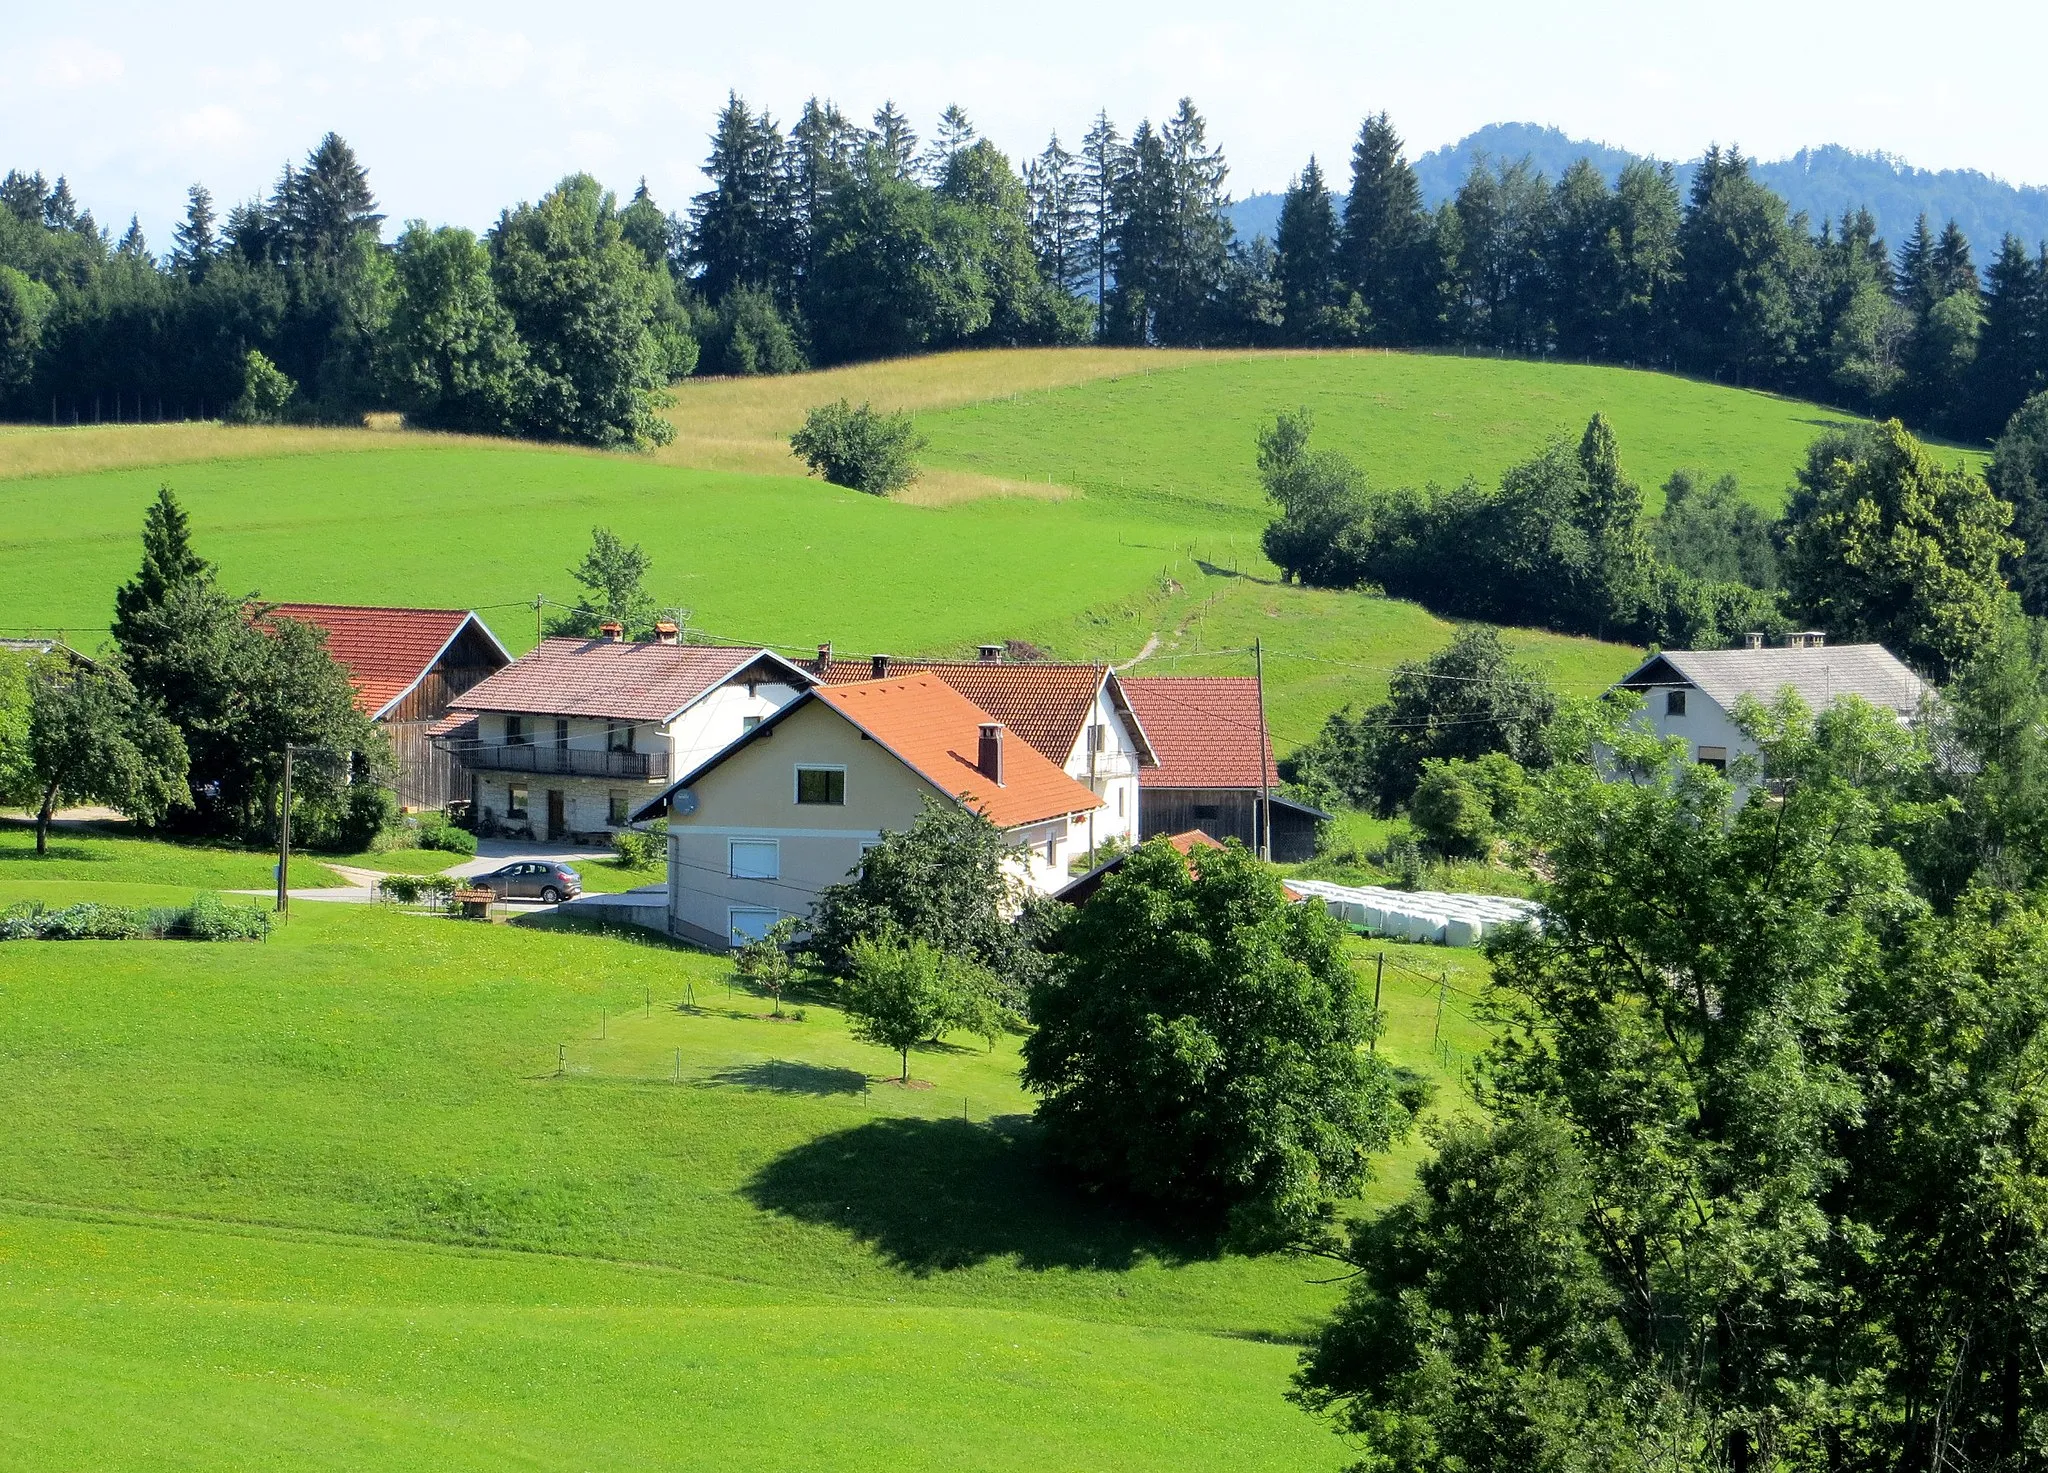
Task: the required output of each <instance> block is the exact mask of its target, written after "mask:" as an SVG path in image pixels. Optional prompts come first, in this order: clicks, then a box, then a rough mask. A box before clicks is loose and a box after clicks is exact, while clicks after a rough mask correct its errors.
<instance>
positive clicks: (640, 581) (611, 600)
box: [548, 527, 657, 639]
mask: <svg viewBox="0 0 2048 1473" xmlns="http://www.w3.org/2000/svg"><path fill="white" fill-rule="evenodd" d="M653 565H654V559H653V558H652V557H650V556H648V553H647V549H645V548H644V547H642V546H641V545H640V544H639V543H637V542H634V543H628V542H627V541H626V540H625V539H624V538H622V537H620V536H619V535H618V534H617V533H616V532H614V531H612V529H611V528H609V527H592V528H591V529H590V547H589V549H588V550H587V551H586V552H585V553H584V554H583V560H582V561H581V562H579V563H577V564H576V566H575V567H573V568H571V569H570V570H569V576H570V577H571V578H574V579H575V580H576V581H577V582H578V583H579V584H581V585H582V586H583V593H582V595H581V596H580V597H579V598H578V599H577V600H576V606H575V607H574V608H573V609H567V610H564V611H563V612H562V613H561V614H560V615H559V616H557V617H556V618H554V619H553V620H551V621H550V622H549V624H548V633H549V634H553V635H567V636H569V637H572V638H577V639H595V638H597V636H598V635H599V633H600V632H601V631H602V630H603V628H604V626H605V625H606V624H607V623H613V624H617V625H618V626H619V627H620V629H621V631H622V632H623V633H624V635H625V637H626V638H628V639H649V638H651V637H653V634H654V620H655V615H656V613H657V610H656V607H655V602H654V596H653V595H652V594H650V593H649V592H648V591H647V570H648V569H649V568H651V567H652V566H653Z"/></svg>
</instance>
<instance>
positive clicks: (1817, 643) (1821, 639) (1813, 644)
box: [1806, 629, 1828, 650]
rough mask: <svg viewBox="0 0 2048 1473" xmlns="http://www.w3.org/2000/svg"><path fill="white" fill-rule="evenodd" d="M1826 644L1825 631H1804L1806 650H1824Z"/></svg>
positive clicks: (1826, 636)
mask: <svg viewBox="0 0 2048 1473" xmlns="http://www.w3.org/2000/svg"><path fill="white" fill-rule="evenodd" d="M1827 642H1828V635H1827V631H1826V630H1825V629H1809V630H1807V631H1806V647H1807V648H1808V649H1810V650H1818V649H1825V648H1826V647H1827Z"/></svg>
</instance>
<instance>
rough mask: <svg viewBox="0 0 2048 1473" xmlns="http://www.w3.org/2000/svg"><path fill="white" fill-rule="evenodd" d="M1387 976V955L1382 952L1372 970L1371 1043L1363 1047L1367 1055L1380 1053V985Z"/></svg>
mask: <svg viewBox="0 0 2048 1473" xmlns="http://www.w3.org/2000/svg"><path fill="white" fill-rule="evenodd" d="M1386 976H1387V954H1386V953H1385V952H1384V951H1383V952H1381V953H1380V954H1379V957H1378V959H1377V960H1376V961H1375V962H1374V963H1373V969H1372V1042H1370V1043H1368V1044H1367V1045H1366V1046H1365V1051H1366V1052H1367V1053H1369V1054H1376V1053H1378V1052H1379V1051H1380V983H1381V982H1383V981H1385V980H1386Z"/></svg>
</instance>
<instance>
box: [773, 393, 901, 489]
mask: <svg viewBox="0 0 2048 1473" xmlns="http://www.w3.org/2000/svg"><path fill="white" fill-rule="evenodd" d="M927 443H928V442H927V441H926V440H925V438H924V436H922V435H920V434H918V432H917V428H916V426H914V425H913V424H911V422H910V416H909V415H908V414H900V413H899V414H878V413H876V412H875V410H874V408H873V407H872V406H870V405H868V404H865V403H863V404H862V405H861V406H860V408H858V409H855V408H853V407H852V406H851V405H849V404H848V403H847V401H846V400H844V399H841V400H840V401H839V402H838V403H836V404H820V405H819V406H818V407H817V408H815V409H813V410H812V411H811V412H810V413H809V414H807V415H805V416H804V427H803V428H802V429H800V430H798V431H797V432H796V433H795V434H794V435H791V436H790V437H789V448H790V449H792V450H794V451H795V452H796V453H797V454H798V455H799V456H801V457H802V458H803V460H804V462H805V464H807V465H809V466H810V468H811V471H812V473H813V474H815V475H819V476H823V477H824V478H825V479H826V480H828V481H830V482H831V483H832V484H833V485H835V486H849V487H851V488H852V489H854V490H855V491H865V492H867V493H868V494H869V495H871V496H887V495H888V494H889V493H890V492H891V491H900V490H902V489H903V488H904V487H905V486H908V485H909V484H910V483H911V482H912V481H914V480H916V479H917V461H916V456H917V453H918V452H919V451H920V450H923V449H924V448H925V446H926V444H927Z"/></svg>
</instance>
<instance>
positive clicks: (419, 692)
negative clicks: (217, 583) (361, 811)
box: [268, 604, 512, 808]
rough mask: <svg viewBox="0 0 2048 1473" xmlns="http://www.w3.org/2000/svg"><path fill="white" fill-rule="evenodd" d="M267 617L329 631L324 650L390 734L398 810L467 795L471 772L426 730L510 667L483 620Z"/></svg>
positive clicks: (296, 609) (378, 614) (399, 612)
mask: <svg viewBox="0 0 2048 1473" xmlns="http://www.w3.org/2000/svg"><path fill="white" fill-rule="evenodd" d="M268 615H269V617H272V618H280V619H297V620H300V621H301V622H303V623H307V624H313V625H316V626H318V627H319V628H321V629H324V630H325V631H326V632H327V652H328V653H329V654H330V655H332V656H334V658H335V659H336V660H337V661H339V662H340V663H341V664H342V665H343V666H344V667H346V668H347V670H348V673H349V679H350V680H351V681H352V682H353V683H354V685H355V688H356V705H357V706H358V707H359V708H360V709H361V710H362V712H363V713H364V714H365V715H366V716H368V717H369V718H370V719H371V720H373V721H375V722H377V723H379V724H380V725H382V726H383V727H384V729H385V731H386V732H387V733H389V735H390V737H391V747H392V750H393V752H395V753H396V754H397V757H398V801H399V803H400V805H401V806H403V807H405V808H439V807H441V806H442V805H444V804H445V803H447V802H448V801H449V800H450V799H451V798H467V797H468V796H469V778H468V775H467V774H466V773H465V772H464V771H463V770H462V768H461V766H460V764H459V763H457V761H456V760H455V759H454V758H453V757H451V756H450V755H449V754H448V753H447V752H445V751H442V750H440V749H438V748H436V747H435V746H434V744H433V743H432V741H431V740H430V739H429V738H428V734H427V728H428V727H430V726H431V725H433V724H434V723H435V722H437V721H439V720H440V719H441V718H442V717H444V716H446V715H447V714H448V710H449V707H450V705H451V704H452V703H453V702H454V701H455V699H456V697H458V696H460V695H462V694H463V693H464V692H465V691H467V690H468V689H469V688H470V687H471V686H473V685H476V684H477V683H478V682H480V681H482V680H483V679H484V678H485V677H486V676H488V675H490V674H492V673H493V672H494V671H498V670H502V669H503V668H504V667H505V666H507V665H509V664H511V663H512V656H511V654H510V653H509V652H508V651H507V650H506V648H505V646H504V645H502V644H500V643H499V642H498V637H497V636H496V635H495V634H493V633H491V631H490V628H489V627H488V626H487V625H486V624H485V623H484V621H483V620H482V619H479V618H478V617H477V616H476V615H475V614H474V613H471V612H469V611H468V610H465V609H393V608H365V607H359V606H356V605H352V604H277V605H274V606H272V607H270V608H269V610H268Z"/></svg>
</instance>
